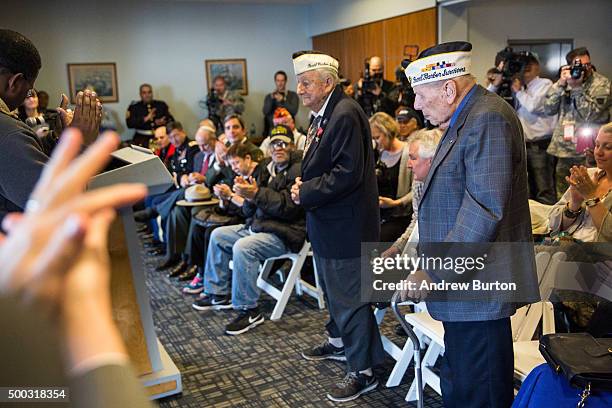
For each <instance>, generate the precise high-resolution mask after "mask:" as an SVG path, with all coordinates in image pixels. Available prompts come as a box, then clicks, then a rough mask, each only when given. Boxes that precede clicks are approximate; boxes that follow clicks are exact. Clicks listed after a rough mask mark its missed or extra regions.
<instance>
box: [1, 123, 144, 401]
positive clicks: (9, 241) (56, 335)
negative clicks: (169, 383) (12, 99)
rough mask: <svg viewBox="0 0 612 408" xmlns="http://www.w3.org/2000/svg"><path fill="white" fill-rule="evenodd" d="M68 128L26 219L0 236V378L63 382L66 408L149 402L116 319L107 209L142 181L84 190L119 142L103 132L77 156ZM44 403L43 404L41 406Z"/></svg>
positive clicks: (134, 195)
mask: <svg viewBox="0 0 612 408" xmlns="http://www.w3.org/2000/svg"><path fill="white" fill-rule="evenodd" d="M82 142H83V138H82V136H81V134H80V132H79V131H78V130H75V129H69V130H68V131H66V132H65V133H64V134H63V136H62V140H61V142H60V144H59V145H58V147H57V149H56V152H55V154H54V155H53V156H52V158H51V160H50V161H49V163H48V164H47V165H46V167H45V169H44V171H43V173H42V175H41V177H40V179H39V181H38V183H37V185H36V187H35V189H34V192H33V193H32V194H31V195H30V199H29V200H28V204H27V206H26V211H25V213H24V214H23V215H17V214H9V215H7V216H6V217H5V218H4V220H3V224H2V227H3V229H4V230H5V231H7V232H8V235H7V236H6V237H2V239H1V240H0V305H1V306H0V326H1V327H3V328H5V329H7V330H4V331H3V335H2V337H1V339H2V340H1V341H0V361H2V364H3V366H4V367H5V369H4V370H2V371H0V383H2V384H4V385H11V386H13V387H33V386H38V387H42V386H44V387H49V386H58V387H59V386H66V385H68V386H69V388H70V391H69V393H70V395H69V398H70V402H71V406H73V407H87V408H98V407H99V408H102V407H134V408H137V407H138V408H141V407H150V404H149V402H148V401H147V398H146V395H145V392H144V390H143V388H142V385H141V384H140V382H139V381H138V380H137V379H136V377H135V375H134V374H133V372H132V370H131V369H130V368H129V357H128V354H127V351H126V348H125V345H124V344H123V340H122V338H121V335H120V333H119V330H118V329H117V326H116V325H115V323H114V320H113V315H112V308H111V298H110V268H109V264H110V262H109V258H108V249H107V233H108V230H109V227H110V224H111V222H112V220H113V218H114V215H115V212H114V208H119V207H124V206H128V205H132V204H133V203H134V202H136V201H138V200H141V199H142V198H143V197H144V196H145V194H146V188H145V187H144V186H143V185H139V184H118V185H114V186H112V187H107V188H102V189H97V190H94V191H90V192H87V193H84V192H83V191H84V190H85V187H86V185H87V183H88V181H89V180H90V178H91V177H93V176H94V175H96V174H98V172H99V171H100V170H101V169H103V168H104V165H105V164H106V163H107V162H108V160H109V158H110V153H111V152H112V151H113V150H114V149H115V148H116V147H117V145H118V144H119V137H118V136H117V135H116V134H108V133H107V134H105V135H102V136H101V137H100V138H99V139H98V141H97V142H95V143H94V144H93V145H92V146H91V147H90V148H89V149H87V150H86V151H85V152H84V153H83V154H81V155H80V156H79V157H77V155H78V153H79V152H80V150H81V146H82ZM43 405H44V404H43Z"/></svg>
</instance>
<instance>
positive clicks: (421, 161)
mask: <svg viewBox="0 0 612 408" xmlns="http://www.w3.org/2000/svg"><path fill="white" fill-rule="evenodd" d="M441 138H442V132H440V130H438V129H433V130H423V131H421V132H419V133H418V134H417V135H416V136H414V137H412V138H411V139H410V141H409V142H408V144H409V150H408V151H409V155H408V167H409V168H410V170H412V218H411V220H410V225H408V228H406V230H405V231H404V233H403V234H402V236H401V237H399V238H398V239H397V240H396V241H395V242H394V243H393V245H392V246H391V248H389V249H388V250H387V251H385V252H384V253H383V256H385V257H393V256H395V255H397V254H403V253H405V252H406V250H407V248H408V247H407V245H408V240H409V238H410V236H411V235H412V231H413V230H414V227H415V226H416V223H417V220H418V219H419V216H418V215H419V203H420V202H421V196H422V194H423V186H424V184H425V179H426V178H427V173H429V168H430V167H431V162H432V161H433V157H434V155H435V153H436V148H437V147H438V143H440V139H441ZM415 234H416V236H415V238H418V232H417V231H415Z"/></svg>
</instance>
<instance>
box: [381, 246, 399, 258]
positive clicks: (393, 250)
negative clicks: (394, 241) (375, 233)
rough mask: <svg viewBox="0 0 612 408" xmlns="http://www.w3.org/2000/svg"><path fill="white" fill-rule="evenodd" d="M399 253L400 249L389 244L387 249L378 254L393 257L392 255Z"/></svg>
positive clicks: (383, 256)
mask: <svg viewBox="0 0 612 408" xmlns="http://www.w3.org/2000/svg"><path fill="white" fill-rule="evenodd" d="M399 254H400V250H399V249H398V248H397V247H395V246H391V247H390V248H389V249H387V250H386V251H385V252H383V253H382V254H381V255H380V256H381V257H382V258H393V257H394V256H396V255H399Z"/></svg>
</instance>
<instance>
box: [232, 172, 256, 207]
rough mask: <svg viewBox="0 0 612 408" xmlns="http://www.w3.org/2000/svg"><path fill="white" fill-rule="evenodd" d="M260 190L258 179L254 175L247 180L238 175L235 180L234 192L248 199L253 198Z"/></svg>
mask: <svg viewBox="0 0 612 408" xmlns="http://www.w3.org/2000/svg"><path fill="white" fill-rule="evenodd" d="M258 191H259V187H258V186H257V181H255V179H254V178H253V177H249V178H248V179H247V180H245V179H244V178H243V177H236V179H235V180H234V192H235V193H236V194H238V195H239V196H240V197H242V198H244V199H246V200H249V201H250V200H253V198H255V195H257V192H258Z"/></svg>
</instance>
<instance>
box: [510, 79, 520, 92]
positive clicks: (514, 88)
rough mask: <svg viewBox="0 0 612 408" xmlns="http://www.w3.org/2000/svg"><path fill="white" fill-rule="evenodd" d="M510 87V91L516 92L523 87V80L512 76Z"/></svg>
mask: <svg viewBox="0 0 612 408" xmlns="http://www.w3.org/2000/svg"><path fill="white" fill-rule="evenodd" d="M511 88H512V92H514V93H517V92H519V91H520V90H521V89H523V82H522V81H521V80H520V79H519V78H514V79H513V80H512V86H511Z"/></svg>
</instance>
